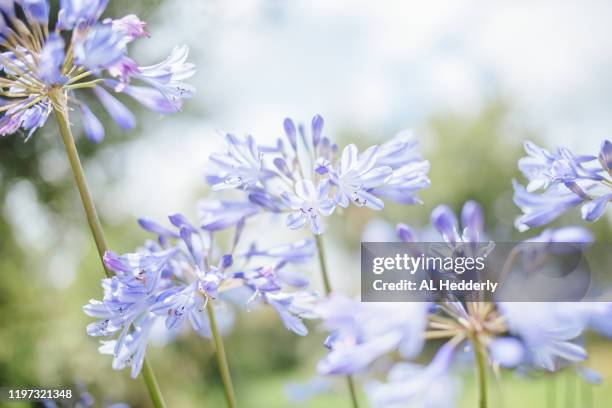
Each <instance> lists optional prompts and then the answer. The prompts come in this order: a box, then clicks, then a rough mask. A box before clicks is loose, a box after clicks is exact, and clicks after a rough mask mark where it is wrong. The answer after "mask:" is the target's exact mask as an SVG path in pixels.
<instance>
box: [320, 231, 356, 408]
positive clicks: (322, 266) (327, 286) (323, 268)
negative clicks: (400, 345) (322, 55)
mask: <svg viewBox="0 0 612 408" xmlns="http://www.w3.org/2000/svg"><path fill="white" fill-rule="evenodd" d="M313 235H314V237H315V241H316V243H317V254H318V256H319V266H320V270H321V278H322V279H323V287H324V289H325V294H326V295H329V294H330V293H331V291H332V286H331V282H330V279H329V274H328V273H327V263H326V261H325V249H324V248H323V239H322V238H321V235H317V234H313ZM346 382H347V384H348V388H349V394H350V396H351V402H352V404H353V408H359V400H358V399H357V390H356V389H355V381H353V377H352V376H350V375H347V376H346Z"/></svg>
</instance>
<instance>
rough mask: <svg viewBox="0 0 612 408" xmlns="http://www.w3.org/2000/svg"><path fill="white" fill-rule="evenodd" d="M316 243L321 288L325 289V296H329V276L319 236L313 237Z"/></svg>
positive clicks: (330, 289)
mask: <svg viewBox="0 0 612 408" xmlns="http://www.w3.org/2000/svg"><path fill="white" fill-rule="evenodd" d="M315 240H316V242H317V253H318V254H319V267H320V269H321V278H322V279H323V287H324V288H325V294H326V295H329V294H330V293H331V291H332V287H331V282H330V281H329V275H328V274H327V265H326V263H325V249H324V248H323V239H322V238H321V235H315Z"/></svg>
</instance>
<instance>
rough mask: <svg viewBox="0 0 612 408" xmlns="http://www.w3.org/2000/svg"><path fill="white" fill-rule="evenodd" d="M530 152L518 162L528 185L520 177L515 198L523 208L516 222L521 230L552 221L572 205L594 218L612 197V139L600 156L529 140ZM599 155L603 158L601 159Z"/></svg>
mask: <svg viewBox="0 0 612 408" xmlns="http://www.w3.org/2000/svg"><path fill="white" fill-rule="evenodd" d="M525 151H526V152H527V154H528V156H527V157H524V158H522V159H520V160H519V163H518V166H519V169H520V170H521V172H522V173H523V175H524V176H525V177H526V178H527V180H528V182H529V183H528V184H527V187H526V188H525V187H523V186H521V185H520V184H519V183H517V182H516V181H514V182H513V184H514V191H515V193H514V202H515V203H516V205H518V206H519V207H520V208H521V210H522V211H523V215H521V216H520V217H519V218H517V220H516V222H515V225H516V227H517V228H518V229H519V230H521V231H524V230H527V229H529V228H532V227H539V226H541V225H545V224H548V223H549V222H551V221H553V220H554V219H556V218H557V217H559V216H560V215H561V214H563V213H565V212H566V211H568V210H569V209H571V208H573V207H577V206H580V205H581V206H582V207H581V213H582V218H583V219H584V220H586V221H589V222H593V221H596V220H597V219H599V218H600V217H601V216H602V215H603V214H604V212H605V210H606V207H607V205H608V203H609V202H610V201H611V200H612V179H611V178H610V177H611V176H612V174H611V173H610V164H611V163H612V143H611V142H610V141H608V140H606V141H604V142H603V143H602V146H601V150H600V153H599V157H596V156H576V155H574V154H573V153H572V152H570V151H569V150H568V149H566V148H558V149H557V151H556V152H550V151H548V150H546V149H544V148H541V147H539V146H536V145H535V144H534V143H532V142H526V143H525ZM598 158H599V160H597V159H598Z"/></svg>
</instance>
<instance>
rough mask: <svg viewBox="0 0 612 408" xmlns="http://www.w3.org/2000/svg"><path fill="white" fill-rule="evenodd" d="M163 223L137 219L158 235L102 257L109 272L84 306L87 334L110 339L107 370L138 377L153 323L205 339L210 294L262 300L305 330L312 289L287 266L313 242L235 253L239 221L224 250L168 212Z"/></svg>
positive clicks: (307, 254) (310, 250) (241, 302)
mask: <svg viewBox="0 0 612 408" xmlns="http://www.w3.org/2000/svg"><path fill="white" fill-rule="evenodd" d="M169 221H170V224H171V226H169V227H165V226H163V225H160V224H158V223H156V222H153V221H151V220H145V219H141V220H140V225H141V227H142V228H144V229H145V230H147V231H149V232H151V233H153V234H156V235H157V240H155V241H153V240H149V241H147V242H146V243H145V244H144V246H143V247H142V248H140V249H139V250H138V251H136V252H133V253H127V254H123V255H117V254H115V253H113V252H110V251H109V252H107V253H106V256H105V257H104V261H105V263H106V265H107V267H108V268H109V269H110V270H111V271H112V272H113V273H114V275H113V276H112V277H110V278H106V279H104V280H103V281H102V287H103V288H104V297H103V299H102V300H93V299H92V300H90V302H89V304H87V305H86V306H85V307H84V311H85V313H87V314H88V315H89V316H92V317H94V318H96V319H98V321H96V322H94V323H91V324H90V325H89V326H88V327H87V333H88V334H89V335H90V336H96V337H104V338H107V339H110V340H105V341H103V342H102V346H101V347H100V351H101V352H102V353H106V354H111V355H113V357H114V360H113V368H115V369H122V368H124V367H131V372H132V377H136V376H137V375H138V373H139V372H140V370H141V368H142V363H143V358H144V355H145V350H146V346H147V343H148V341H149V338H150V335H151V331H152V330H153V329H154V326H155V324H156V322H158V321H163V322H164V323H165V326H164V327H165V330H166V331H167V332H168V334H169V335H171V336H175V335H177V334H178V333H179V331H180V330H181V328H184V327H185V326H191V327H192V328H193V330H194V331H196V332H197V333H199V334H200V335H202V336H205V337H210V336H211V328H210V322H209V317H208V315H207V311H206V308H207V306H208V302H209V300H210V299H218V300H219V301H221V302H226V303H227V302H232V303H234V304H238V306H241V307H243V308H244V307H247V306H249V305H250V304H252V303H254V302H260V303H261V302H263V303H266V304H268V305H270V306H272V308H273V309H274V310H275V311H276V312H277V314H278V315H279V316H280V318H281V320H282V322H283V324H284V325H285V327H287V329H288V330H291V331H293V332H295V333H297V334H298V335H301V336H303V335H306V334H307V333H308V330H307V328H306V326H305V325H304V323H303V322H302V319H303V318H310V317H313V315H312V304H313V302H314V300H315V299H316V295H315V294H314V293H311V292H308V291H306V290H304V289H305V288H306V286H307V285H308V280H307V279H306V278H305V277H303V276H301V275H300V274H298V273H297V272H296V271H294V270H291V265H294V264H299V263H303V262H306V261H308V260H309V259H310V258H311V257H312V256H313V254H314V251H315V250H314V244H313V242H312V241H309V240H304V241H299V242H295V243H292V244H289V245H283V246H280V247H273V248H269V249H265V250H263V249H259V248H258V247H257V246H256V245H255V244H252V245H251V246H250V247H249V249H248V251H246V252H244V253H237V252H236V244H237V243H238V240H239V239H240V235H241V232H242V225H243V223H244V219H242V221H240V222H239V223H238V225H237V227H236V228H235V231H234V235H233V238H232V242H231V243H230V245H229V248H230V250H229V251H227V252H223V251H222V249H221V248H220V247H219V246H217V245H215V241H214V237H215V232H214V231H212V230H209V229H206V227H202V226H196V225H195V224H193V223H191V222H190V221H189V220H187V218H186V217H185V216H183V215H181V214H174V215H171V216H170V217H169ZM289 288H294V289H297V290H287V289H289ZM215 304H219V302H215Z"/></svg>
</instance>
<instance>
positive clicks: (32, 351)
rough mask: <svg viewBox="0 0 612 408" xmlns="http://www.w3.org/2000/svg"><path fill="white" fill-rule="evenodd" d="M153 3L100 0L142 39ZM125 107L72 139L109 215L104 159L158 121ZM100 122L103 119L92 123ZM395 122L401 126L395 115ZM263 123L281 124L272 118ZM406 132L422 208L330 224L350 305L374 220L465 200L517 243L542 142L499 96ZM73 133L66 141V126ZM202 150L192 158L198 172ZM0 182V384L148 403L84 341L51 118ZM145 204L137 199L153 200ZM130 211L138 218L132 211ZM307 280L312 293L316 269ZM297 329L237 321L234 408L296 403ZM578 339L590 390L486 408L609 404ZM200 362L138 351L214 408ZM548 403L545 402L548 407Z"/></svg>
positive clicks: (82, 284)
mask: <svg viewBox="0 0 612 408" xmlns="http://www.w3.org/2000/svg"><path fill="white" fill-rule="evenodd" d="M161 3H163V2H161V1H138V2H129V4H127V2H111V6H110V8H109V10H108V15H114V16H120V15H124V14H127V13H135V14H138V15H139V16H141V18H143V19H145V20H148V19H149V20H152V21H151V26H152V27H151V31H154V30H155V27H156V25H155V24H156V22H157V21H158V20H159V19H161V18H163V15H161V16H160V15H159V14H157V13H156V10H157V8H158V7H160V4H161ZM190 24H192V23H190ZM220 40H221V41H222V39H220ZM190 45H191V46H192V47H193V48H195V53H196V56H197V55H198V53H200V54H201V55H200V58H201V59H205V58H206V57H205V55H206V51H205V50H201V49H199V48H198V46H197V44H190ZM199 97H200V98H203V99H206V97H207V96H206V94H205V93H203V94H201V95H200V96H199ZM210 105H214V101H208V102H207V103H206V104H199V105H198V104H194V106H190V104H189V103H188V104H187V107H186V111H184V112H182V113H180V114H179V115H180V116H182V118H180V119H178V121H186V120H188V119H187V118H196V119H198V120H206V119H207V118H208V111H207V108H208V107H209V106H210ZM129 106H130V108H132V109H133V110H135V113H136V116H137V117H138V118H139V119H140V121H141V123H144V125H143V126H140V127H139V128H138V129H136V131H134V132H130V133H125V132H120V131H119V130H118V129H117V128H116V127H115V125H114V124H113V123H111V121H109V120H105V121H104V122H105V125H106V129H107V137H106V139H105V141H104V142H103V144H102V145H99V146H94V145H92V144H90V143H89V142H88V141H87V140H84V138H82V137H79V140H78V148H79V152H80V153H81V155H82V159H83V161H84V163H85V167H86V172H87V174H88V176H89V177H90V179H91V180H93V182H92V184H93V185H94V186H95V190H94V196H95V197H96V199H99V200H101V199H103V200H105V201H111V202H113V203H114V205H116V206H122V200H123V199H124V197H122V196H121V195H119V194H115V195H112V194H113V191H116V190H113V186H114V185H115V183H117V182H120V181H122V180H123V178H124V177H126V174H125V173H126V166H127V164H126V163H125V162H123V159H125V156H124V155H122V154H116V152H119V151H121V149H122V147H123V146H124V145H125V146H130V144H131V143H132V142H133V141H135V140H140V139H143V140H144V142H145V143H147V138H149V135H148V133H147V132H146V129H148V128H150V125H151V123H153V126H155V124H156V123H157V122H156V120H157V119H156V118H155V117H154V115H152V114H151V113H148V112H145V111H143V110H141V109H139V107H138V106H135V105H134V104H129ZM97 113H100V112H97ZM100 115H101V117H102V118H104V117H105V116H104V114H103V113H100ZM406 116H407V117H410V112H409V111H408V110H407V112H406ZM276 119H278V121H280V119H282V117H279V118H276ZM304 119H306V118H304ZM413 125H414V130H415V133H416V134H417V135H418V137H419V140H420V141H421V144H422V150H423V153H424V156H425V157H426V158H427V159H428V160H429V161H430V162H431V163H432V168H431V173H430V176H431V181H432V186H431V188H429V189H427V190H426V191H425V192H423V194H422V195H421V198H422V199H423V203H424V204H423V205H419V206H413V207H402V206H398V205H388V207H387V208H386V209H385V211H384V213H376V214H375V213H373V212H371V211H368V210H365V209H355V208H352V209H350V210H347V211H346V213H345V214H344V217H335V218H334V220H333V221H332V224H333V227H332V228H331V229H330V234H329V235H327V236H326V245H328V246H330V247H331V248H333V249H335V251H334V255H333V256H332V257H331V264H330V267H331V270H332V273H333V276H334V279H335V280H338V281H341V282H342V283H340V287H343V288H345V289H346V290H347V291H352V292H353V293H354V294H355V293H356V288H357V287H358V274H359V271H358V269H357V268H358V265H355V263H354V262H353V263H351V261H350V260H348V261H347V260H344V261H342V262H338V263H337V262H336V261H337V260H338V259H340V258H343V259H346V258H350V257H351V256H352V255H354V254H355V251H357V250H358V246H359V241H360V240H361V237H362V231H363V230H364V229H366V228H367V227H368V225H370V224H371V222H372V221H373V220H375V219H379V220H380V219H384V221H386V222H387V223H388V225H394V224H395V223H397V222H405V223H409V224H410V225H413V226H416V227H425V226H426V225H427V224H428V217H429V214H430V212H431V209H432V208H433V207H435V206H436V205H438V204H440V203H446V204H448V205H450V206H451V207H453V208H454V209H456V210H459V209H460V208H461V206H462V205H463V203H464V202H465V201H466V200H468V199H475V200H477V201H478V202H480V203H481V204H482V205H483V207H484V208H485V211H486V217H487V226H488V230H489V231H491V232H492V233H494V234H495V236H496V237H497V238H501V239H508V240H512V239H518V238H519V237H520V236H521V235H519V234H518V233H517V232H516V230H515V229H514V228H513V226H512V221H513V219H514V218H515V217H516V215H517V214H518V210H517V208H516V207H515V206H514V205H513V203H512V188H511V183H510V180H511V179H512V178H520V175H519V173H518V170H517V168H516V161H517V159H518V158H519V157H520V156H521V155H522V146H521V142H522V141H523V140H525V139H527V138H529V139H532V140H535V141H539V140H542V138H541V137H540V136H539V134H538V133H537V131H534V130H531V129H530V127H528V126H526V125H525V124H524V122H523V120H522V118H521V117H520V116H517V115H516V114H515V113H514V110H513V100H512V98H507V97H501V96H495V97H489V98H488V99H487V101H486V103H484V104H483V105H482V106H481V107H480V108H479V109H477V110H474V111H471V112H467V113H466V112H462V111H456V110H452V109H441V110H439V111H433V112H430V113H429V114H428V115H426V116H425V117H423V118H422V119H420V120H418V121H415V123H414V124H413ZM75 126H76V134H77V135H79V131H78V129H79V124H78V123H77V124H75ZM336 127H338V128H340V131H339V132H337V134H334V135H332V136H333V137H335V138H336V140H337V141H338V143H339V144H340V145H343V144H345V142H353V143H356V144H358V145H361V146H365V145H368V144H371V143H372V141H375V142H384V141H385V140H386V138H388V136H387V137H374V138H373V137H371V136H369V135H366V134H364V133H361V132H360V131H358V130H356V129H355V128H354V127H353V126H351V125H349V124H348V122H347V124H346V125H343V124H342V123H341V124H340V125H338V124H336ZM396 130H397V129H396ZM168 133H172V132H168ZM165 136H166V137H167V138H178V137H180V135H177V134H167V135H165ZM202 137H207V138H211V139H212V138H214V137H215V135H214V132H211V133H210V134H207V135H202ZM151 140H152V141H153V142H154V140H153V139H151ZM211 143H212V142H211ZM209 153H210V151H202V153H201V156H202V163H204V162H205V157H206V156H207V155H208V154H209ZM157 154H158V155H160V156H162V155H165V154H166V152H165V151H164V150H163V148H162V147H161V146H160V147H159V152H158V153H157ZM179 167H180V166H179ZM203 171H204V168H203V167H202V168H201V170H200V173H198V174H195V175H194V174H191V173H190V174H187V173H186V174H185V175H184V176H182V177H181V178H180V179H178V180H174V182H175V183H180V182H181V180H182V179H183V178H185V179H191V180H192V182H193V179H195V180H196V183H199V184H198V185H200V187H198V188H196V189H195V190H194V191H192V192H191V195H192V197H194V198H197V197H201V196H203V195H205V194H206V189H205V187H204V185H203V182H201V179H202V177H201V175H202V174H203ZM0 182H1V185H0V271H1V273H2V279H1V280H0V385H2V386H20V387H26V386H29V387H37V386H38V387H40V386H44V387H60V386H71V387H75V386H77V385H78V386H82V387H86V388H87V389H88V390H89V391H90V392H91V393H92V394H93V395H94V396H95V397H96V399H97V401H98V403H102V402H104V401H109V402H110V401H112V402H119V401H123V402H127V403H129V404H131V405H132V406H134V407H147V406H150V403H149V400H148V396H147V394H146V390H145V387H144V384H143V383H142V382H141V381H140V380H136V381H133V380H131V379H130V378H129V373H128V372H126V371H113V370H112V369H111V367H110V358H109V357H108V356H102V355H100V354H98V352H97V350H96V348H97V341H96V340H95V339H92V338H88V337H87V335H86V333H85V326H86V325H87V324H88V323H89V322H90V319H89V318H87V317H86V316H85V315H84V314H83V313H82V311H81V307H82V306H83V305H84V304H85V303H86V302H87V301H88V300H89V299H90V298H92V297H99V296H100V294H101V289H100V285H99V280H100V278H101V277H102V270H101V268H100V265H99V261H98V259H97V255H96V252H95V248H94V245H93V242H92V240H91V239H90V236H89V231H88V230H87V228H86V223H85V219H84V216H83V213H82V209H81V204H80V201H79V200H78V196H77V194H76V191H75V189H74V187H73V184H72V176H71V174H70V173H69V169H68V165H67V162H66V160H65V157H64V154H63V146H62V144H61V140H60V138H59V135H58V133H57V130H56V128H55V123H54V122H53V120H49V122H48V123H47V125H46V126H45V128H44V129H43V130H42V131H39V132H37V134H35V136H34V137H33V138H32V139H31V140H30V141H28V142H27V143H24V138H23V136H22V135H13V136H9V137H5V138H1V139H0ZM164 187H165V184H163V183H160V184H159V185H158V191H156V192H155V194H160V195H163V194H164ZM131 188H133V189H138V188H139V186H138V185H133V186H131ZM155 194H153V195H151V197H150V200H152V201H154V200H156V197H155ZM189 206H190V204H189V203H187V204H185V207H189ZM132 211H134V212H136V213H137V212H138V211H139V209H138V208H136V209H132ZM103 214H104V212H103ZM105 221H106V222H105V229H106V232H107V235H108V241H109V242H110V243H111V246H112V247H113V248H115V249H116V250H117V251H120V252H121V251H128V250H130V249H132V248H134V247H136V246H137V245H139V243H141V242H142V240H143V238H144V237H145V234H144V233H142V232H141V231H140V230H139V229H138V228H135V221H134V218H133V217H128V216H125V217H123V218H112V217H108V216H107V217H105ZM557 223H558V224H559V225H561V224H568V223H577V224H581V221H580V220H579V216H578V214H576V212H572V213H570V214H568V215H566V216H564V217H563V218H562V219H560V220H559V221H558V222H557ZM385 225H386V224H385ZM277 227H278V231H281V230H282V225H280V224H279V225H278V226H277ZM589 227H590V228H592V229H593V230H594V231H595V233H596V235H597V238H598V239H599V240H601V241H603V242H610V241H611V235H610V234H611V231H612V229H611V225H610V223H609V219H608V220H602V221H601V222H600V223H598V224H596V225H593V226H589ZM535 233H536V231H534V232H533V234H534V235H535ZM279 234H280V233H279ZM307 269H309V270H310V271H309V272H311V276H313V278H314V279H313V280H314V281H315V283H316V275H317V273H316V272H317V269H316V264H314V263H313V264H312V265H309V266H308V268H307ZM310 326H311V328H312V329H313V330H312V331H313V333H312V334H311V335H309V336H308V337H306V338H299V337H297V336H294V335H293V334H291V333H289V332H287V331H286V330H284V329H283V328H282V326H281V324H280V323H279V322H278V320H277V318H276V316H274V314H273V313H270V312H269V311H266V310H263V309H262V310H254V311H251V312H244V311H243V312H240V313H237V314H236V322H235V325H234V330H233V331H232V332H231V334H229V336H228V337H227V340H226V341H227V344H226V348H227V350H228V352H229V359H230V364H231V368H232V373H233V376H234V381H235V384H236V389H237V394H238V399H239V401H240V402H241V406H245V407H286V406H291V405H292V404H294V403H295V402H290V400H288V399H287V395H286V394H287V393H286V386H287V384H289V383H301V382H307V381H308V380H309V379H310V378H311V377H312V376H313V373H314V369H315V364H316V361H317V359H318V358H320V357H321V356H322V355H323V354H324V349H323V347H322V341H323V338H324V337H323V334H322V333H321V332H320V331H319V330H318V328H317V324H316V323H312V324H310ZM586 341H587V343H588V345H589V350H590V356H591V357H590V360H589V365H590V366H592V367H593V368H595V369H597V370H599V371H600V372H601V373H602V374H603V375H604V378H605V379H606V380H605V382H604V384H603V385H600V386H596V387H592V386H588V385H584V384H583V383H582V381H581V380H579V379H577V377H576V375H574V374H572V373H564V374H563V375H561V376H560V377H558V378H556V379H551V378H549V377H541V378H531V379H525V378H517V377H514V376H511V375H509V374H505V375H504V376H503V377H502V378H501V379H500V381H499V386H497V385H492V388H494V389H493V394H494V399H495V401H497V403H498V404H499V405H497V403H496V405H494V406H496V407H498V406H499V407H501V406H508V407H510V406H519V405H523V406H534V407H535V406H538V407H539V406H550V407H553V406H555V407H556V406H559V407H560V406H564V407H582V408H586V407H602V408H603V407H608V406H609V402H610V401H611V400H612V389H611V386H610V383H609V381H608V379H609V378H612V350H610V348H609V346H608V345H607V344H606V343H604V342H603V341H601V339H599V338H597V337H589V338H587V340H586ZM212 351H213V350H212V346H211V344H210V343H209V342H208V341H207V340H205V339H202V338H200V337H198V336H196V335H194V334H189V335H186V336H180V337H179V338H178V339H177V340H176V341H174V342H171V343H169V344H167V345H165V346H164V347H163V348H162V347H159V346H155V345H152V346H150V348H149V356H150V358H151V360H152V363H153V365H154V367H155V370H156V372H157V374H158V377H159V380H160V383H161V387H162V389H163V391H164V394H165V396H166V398H167V400H168V402H169V405H170V406H171V407H192V406H193V407H195V406H204V407H218V406H223V403H224V402H223V394H222V388H221V384H220V380H219V378H218V376H217V368H216V365H215V364H216V363H215V360H214V358H213V354H212ZM464 374H465V375H463V376H461V379H462V382H463V383H464V387H463V390H464V391H463V393H462V395H463V397H462V404H463V406H466V407H472V406H475V391H474V388H473V381H472V373H471V372H470V371H469V370H468V371H466V372H465V373H464ZM343 385H344V383H342V382H338V383H337V384H336V383H333V385H332V390H333V391H334V392H331V393H326V394H323V395H321V396H317V397H315V398H313V399H312V400H309V401H307V402H305V403H304V406H312V407H317V406H321V407H324V406H335V405H337V406H346V405H347V400H346V397H345V395H344V388H343ZM502 395H503V405H502V402H501V401H502V397H501V396H502ZM551 401H553V402H554V404H556V405H551V404H553V402H551ZM546 404H549V405H546ZM11 406H17V405H11Z"/></svg>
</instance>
